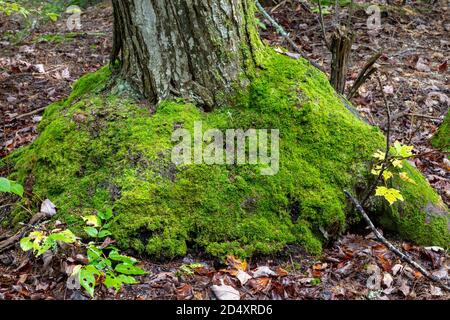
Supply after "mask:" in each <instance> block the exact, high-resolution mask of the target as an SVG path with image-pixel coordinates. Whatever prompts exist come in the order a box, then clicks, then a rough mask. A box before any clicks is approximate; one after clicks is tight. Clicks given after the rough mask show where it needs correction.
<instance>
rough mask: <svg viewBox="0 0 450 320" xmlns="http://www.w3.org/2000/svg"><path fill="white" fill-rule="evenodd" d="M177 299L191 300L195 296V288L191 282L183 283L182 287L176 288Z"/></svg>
mask: <svg viewBox="0 0 450 320" xmlns="http://www.w3.org/2000/svg"><path fill="white" fill-rule="evenodd" d="M176 291H177V300H190V299H192V297H193V289H192V286H191V285H190V284H187V283H185V284H183V285H182V286H181V287H179V288H177V289H176Z"/></svg>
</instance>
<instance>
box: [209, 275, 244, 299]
mask: <svg viewBox="0 0 450 320" xmlns="http://www.w3.org/2000/svg"><path fill="white" fill-rule="evenodd" d="M220 281H221V282H222V284H221V285H219V286H218V285H213V286H212V287H211V290H212V292H213V293H214V294H215V296H216V297H217V299H218V300H240V299H241V295H240V294H239V291H237V290H236V289H235V288H233V287H231V286H228V285H225V284H224V283H223V280H222V279H221V280H220Z"/></svg>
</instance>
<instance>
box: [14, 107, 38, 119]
mask: <svg viewBox="0 0 450 320" xmlns="http://www.w3.org/2000/svg"><path fill="white" fill-rule="evenodd" d="M46 108H47V107H46V106H45V107H42V108H39V109H36V110H33V111H31V112H28V113H24V114H20V115H18V116H16V117H14V118H12V119H11V120H18V119H22V118H25V117H28V116H32V115H34V114H36V113H39V112H41V111H44V110H45V109H46Z"/></svg>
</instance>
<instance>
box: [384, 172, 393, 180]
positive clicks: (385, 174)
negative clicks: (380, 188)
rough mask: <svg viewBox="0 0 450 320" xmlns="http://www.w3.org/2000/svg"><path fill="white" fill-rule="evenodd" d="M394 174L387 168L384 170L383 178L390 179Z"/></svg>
mask: <svg viewBox="0 0 450 320" xmlns="http://www.w3.org/2000/svg"><path fill="white" fill-rule="evenodd" d="M392 176H393V174H392V172H390V171H388V170H386V171H384V172H383V179H384V181H388V180H389V179H390V178H392Z"/></svg>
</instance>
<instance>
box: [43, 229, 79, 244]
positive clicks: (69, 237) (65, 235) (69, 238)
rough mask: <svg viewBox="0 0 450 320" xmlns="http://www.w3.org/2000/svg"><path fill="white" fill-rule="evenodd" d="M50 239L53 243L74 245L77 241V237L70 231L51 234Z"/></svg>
mask: <svg viewBox="0 0 450 320" xmlns="http://www.w3.org/2000/svg"><path fill="white" fill-rule="evenodd" d="M49 238H50V239H52V240H54V241H61V242H65V243H74V242H75V241H77V237H76V236H75V235H74V234H73V233H72V231H70V230H64V231H61V232H58V233H54V234H51V235H50V236H49Z"/></svg>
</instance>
